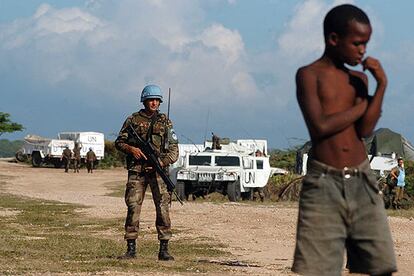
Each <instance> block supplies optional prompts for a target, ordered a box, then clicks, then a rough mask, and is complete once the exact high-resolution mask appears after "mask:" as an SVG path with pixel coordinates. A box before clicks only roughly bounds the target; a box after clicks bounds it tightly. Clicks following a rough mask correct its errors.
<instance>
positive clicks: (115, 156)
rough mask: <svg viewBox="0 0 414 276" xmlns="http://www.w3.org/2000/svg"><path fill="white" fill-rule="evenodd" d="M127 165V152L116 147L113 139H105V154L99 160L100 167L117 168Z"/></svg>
mask: <svg viewBox="0 0 414 276" xmlns="http://www.w3.org/2000/svg"><path fill="white" fill-rule="evenodd" d="M123 166H125V154H124V153H122V152H120V151H119V150H117V149H116V148H115V143H114V142H113V141H109V140H105V156H104V158H103V159H102V160H101V162H99V168H101V169H107V168H115V167H123Z"/></svg>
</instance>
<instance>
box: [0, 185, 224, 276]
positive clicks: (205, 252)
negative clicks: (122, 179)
mask: <svg viewBox="0 0 414 276" xmlns="http://www.w3.org/2000/svg"><path fill="white" fill-rule="evenodd" d="M81 208H84V206H81V205H74V204H66V203H60V202H54V201H45V200H34V199H30V198H24V197H17V196H14V195H9V194H2V193H0V218H1V220H0V259H1V262H0V274H1V275H15V274H28V273H46V272H48V273H52V274H53V273H81V272H88V273H98V272H101V271H121V272H126V271H134V272H149V271H163V272H166V273H168V272H185V271H189V270H193V269H195V270H199V271H200V272H205V273H208V272H212V271H215V272H216V271H223V270H224V269H225V268H224V267H222V266H219V265H214V264H204V263H198V262H197V259H198V258H219V257H228V256H229V253H226V252H225V251H224V250H223V248H224V245H223V244H218V243H214V242H212V241H211V240H206V239H203V238H202V237H200V238H197V239H191V240H188V239H173V240H172V241H171V246H170V247H171V248H170V251H171V254H172V255H173V256H175V258H176V261H175V262H159V261H157V253H158V246H159V245H158V241H157V240H156V234H154V233H151V232H153V231H150V230H145V229H144V230H143V231H142V233H140V239H139V240H138V258H137V259H136V260H118V259H117V256H119V255H122V254H123V253H124V252H125V242H124V241H123V240H121V238H120V237H122V234H123V219H122V218H119V219H111V220H105V219H91V218H89V217H85V216H83V215H80V214H79V212H77V210H79V209H81ZM174 232H176V233H177V231H174Z"/></svg>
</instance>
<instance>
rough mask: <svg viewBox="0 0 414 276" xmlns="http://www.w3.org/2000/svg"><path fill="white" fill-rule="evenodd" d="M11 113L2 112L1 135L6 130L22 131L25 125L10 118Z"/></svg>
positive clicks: (0, 115)
mask: <svg viewBox="0 0 414 276" xmlns="http://www.w3.org/2000/svg"><path fill="white" fill-rule="evenodd" d="M9 117H10V114H8V113H4V112H0V136H1V135H2V134H3V133H6V132H15V131H22V130H23V126H22V125H21V124H18V123H14V122H12V121H10V119H9Z"/></svg>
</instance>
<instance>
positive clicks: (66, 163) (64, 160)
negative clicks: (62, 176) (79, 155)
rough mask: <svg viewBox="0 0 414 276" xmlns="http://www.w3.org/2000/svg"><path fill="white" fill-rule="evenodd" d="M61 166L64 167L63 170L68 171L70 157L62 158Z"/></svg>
mask: <svg viewBox="0 0 414 276" xmlns="http://www.w3.org/2000/svg"><path fill="white" fill-rule="evenodd" d="M63 166H64V167H65V172H68V171H69V166H70V159H68V158H65V157H64V158H63Z"/></svg>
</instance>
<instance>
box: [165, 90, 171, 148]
mask: <svg viewBox="0 0 414 276" xmlns="http://www.w3.org/2000/svg"><path fill="white" fill-rule="evenodd" d="M170 103H171V87H170V88H168V104H167V121H168V120H169V119H170ZM164 139H165V143H164V149H165V150H168V147H169V146H170V145H169V143H168V132H166V133H165V135H164Z"/></svg>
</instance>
